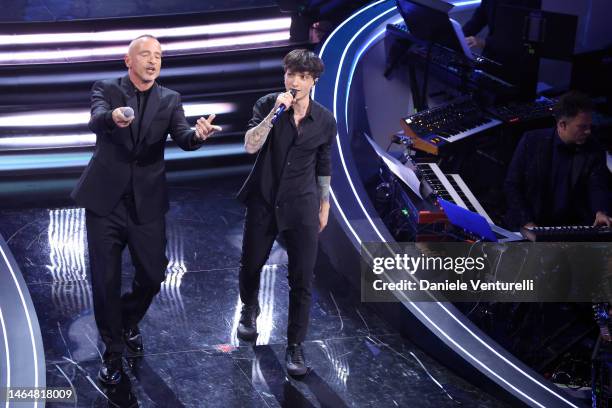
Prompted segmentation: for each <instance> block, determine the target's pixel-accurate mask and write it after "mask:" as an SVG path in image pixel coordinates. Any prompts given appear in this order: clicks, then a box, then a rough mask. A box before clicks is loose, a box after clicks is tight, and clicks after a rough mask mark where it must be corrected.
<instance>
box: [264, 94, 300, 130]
mask: <svg viewBox="0 0 612 408" xmlns="http://www.w3.org/2000/svg"><path fill="white" fill-rule="evenodd" d="M289 92H290V93H291V96H293V97H294V98H295V95H297V92H298V91H297V89H290V90H289ZM286 110H287V107H286V106H285V105H281V106H279V107H278V108H276V111H275V112H274V116H272V121H271V122H272V124H275V123H276V121H277V120H278V118H279V117H280V115H282V114H283V112H284V111H286Z"/></svg>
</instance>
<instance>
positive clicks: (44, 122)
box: [0, 102, 237, 128]
mask: <svg viewBox="0 0 612 408" xmlns="http://www.w3.org/2000/svg"><path fill="white" fill-rule="evenodd" d="M236 109H237V107H236V104H234V103H228V102H215V103H185V104H183V110H184V111H185V116H186V117H188V118H190V117H196V116H202V115H210V114H211V113H214V114H215V115H222V114H226V113H232V112H235V111H236ZM89 117H90V112H89V110H78V111H73V112H71V113H66V110H56V111H52V110H47V111H38V112H29V113H18V114H14V115H2V116H0V128H1V127H50V126H75V125H86V124H87V123H89Z"/></svg>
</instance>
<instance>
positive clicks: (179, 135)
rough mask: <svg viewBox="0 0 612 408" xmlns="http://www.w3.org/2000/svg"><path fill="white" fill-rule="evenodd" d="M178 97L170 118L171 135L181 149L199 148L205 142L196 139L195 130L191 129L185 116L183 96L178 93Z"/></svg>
mask: <svg viewBox="0 0 612 408" xmlns="http://www.w3.org/2000/svg"><path fill="white" fill-rule="evenodd" d="M177 98H178V99H177V102H176V105H175V107H174V110H173V111H172V117H171V118H170V128H169V130H170V136H171V137H172V139H173V140H174V141H175V142H176V144H177V145H179V147H180V148H181V149H183V150H197V149H199V148H200V147H201V146H202V144H203V143H202V142H199V141H198V140H196V138H195V130H192V129H191V126H189V123H188V122H187V119H186V118H185V111H184V110H183V104H182V103H181V96H180V95H177Z"/></svg>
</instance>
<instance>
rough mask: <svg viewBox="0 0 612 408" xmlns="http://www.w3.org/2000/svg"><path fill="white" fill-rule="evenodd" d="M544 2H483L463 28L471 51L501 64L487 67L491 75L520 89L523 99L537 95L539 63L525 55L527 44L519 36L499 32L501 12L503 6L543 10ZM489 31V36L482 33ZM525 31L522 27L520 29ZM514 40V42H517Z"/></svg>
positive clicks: (520, 0) (497, 0) (518, 28)
mask: <svg viewBox="0 0 612 408" xmlns="http://www.w3.org/2000/svg"><path fill="white" fill-rule="evenodd" d="M540 3H541V0H482V1H481V3H480V5H479V6H478V7H477V8H476V10H475V11H474V14H472V17H471V18H470V19H469V20H468V21H467V22H466V23H465V24H464V25H463V27H462V29H463V34H464V35H465V40H466V43H467V45H468V46H469V47H470V48H480V49H482V55H483V56H484V57H486V58H488V59H490V60H493V61H495V62H497V63H499V64H500V65H494V64H493V65H490V66H488V68H487V71H489V73H490V74H493V75H494V76H496V77H499V78H502V79H503V80H504V81H507V82H510V83H511V84H513V85H516V86H518V87H519V89H520V91H521V96H522V97H524V98H525V99H530V98H531V97H533V96H534V95H535V88H536V84H537V80H538V65H537V61H536V60H535V59H533V58H530V56H529V55H527V54H526V53H525V46H524V44H523V42H517V41H516V40H515V38H516V36H514V35H508V34H509V33H505V32H499V31H500V30H499V28H497V27H496V20H497V19H498V18H499V16H497V14H498V13H503V9H502V8H501V6H511V7H525V8H530V9H539V8H540ZM485 28H487V29H488V32H487V36H486V37H482V36H479V35H478V34H479V33H480V32H481V31H483V30H484V29H485ZM516 29H517V30H523V28H522V27H518V26H517V27H516ZM513 38H514V39H513Z"/></svg>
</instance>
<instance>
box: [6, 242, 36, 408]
mask: <svg viewBox="0 0 612 408" xmlns="http://www.w3.org/2000/svg"><path fill="white" fill-rule="evenodd" d="M0 252H1V253H2V258H3V259H4V263H5V264H6V266H7V267H8V270H9V272H10V273H11V276H12V277H13V282H14V283H15V287H16V288H17V291H18V292H19V298H20V299H21V305H22V306H23V310H24V311H25V316H26V320H27V322H28V329H29V331H30V341H31V343H32V356H33V360H34V387H38V352H37V350H36V340H35V338H34V329H33V328H32V318H31V317H30V312H29V310H28V307H27V304H26V301H25V297H24V295H23V291H22V290H21V286H19V282H18V281H17V276H16V275H15V271H14V270H13V267H12V266H11V264H10V262H9V260H8V257H7V256H6V254H5V253H4V248H2V245H0ZM6 406H7V408H8V401H7V403H6ZM37 406H38V400H34V407H35V408H36V407H37Z"/></svg>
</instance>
